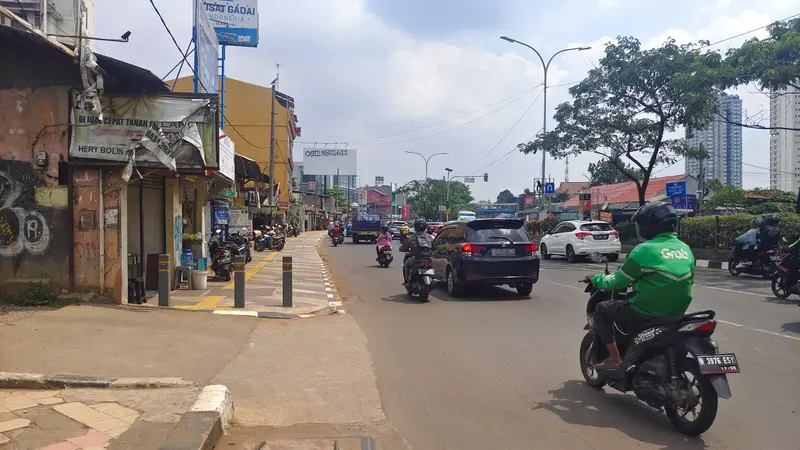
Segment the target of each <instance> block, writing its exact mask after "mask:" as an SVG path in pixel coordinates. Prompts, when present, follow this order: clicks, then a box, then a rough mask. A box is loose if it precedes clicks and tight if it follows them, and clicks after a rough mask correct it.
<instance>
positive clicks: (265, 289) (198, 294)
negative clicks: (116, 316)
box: [145, 231, 341, 318]
mask: <svg viewBox="0 0 800 450" xmlns="http://www.w3.org/2000/svg"><path fill="white" fill-rule="evenodd" d="M323 236H325V232H324V231H312V232H307V233H303V234H302V235H300V236H299V237H297V238H290V239H288V240H287V242H286V247H285V248H284V249H283V250H282V251H281V252H263V253H258V252H254V253H253V260H252V261H251V262H250V263H249V264H248V265H247V266H246V267H245V270H246V272H245V307H244V308H243V309H234V282H233V281H230V282H219V281H209V286H208V289H207V290H204V291H189V290H177V291H173V293H172V295H171V299H170V306H171V307H172V308H177V309H190V310H195V311H206V312H213V313H215V314H229V315H245V316H255V317H275V318H302V317H310V316H314V315H322V314H330V313H333V312H336V310H337V309H338V308H339V307H341V303H340V302H338V301H336V298H335V296H334V292H333V288H332V285H331V283H330V279H329V277H328V271H327V268H326V267H325V264H324V262H323V261H322V259H321V258H320V256H319V254H318V253H317V244H318V243H319V241H320V239H321V238H322V237H323ZM286 256H291V257H292V265H293V268H292V270H293V273H292V275H293V277H292V292H293V306H292V307H291V308H289V307H283V306H282V305H283V272H282V269H283V266H282V262H283V258H284V257H286ZM157 304H158V303H157V301H155V299H154V300H153V301H151V302H150V303H148V304H146V305H145V306H155V305H157Z"/></svg>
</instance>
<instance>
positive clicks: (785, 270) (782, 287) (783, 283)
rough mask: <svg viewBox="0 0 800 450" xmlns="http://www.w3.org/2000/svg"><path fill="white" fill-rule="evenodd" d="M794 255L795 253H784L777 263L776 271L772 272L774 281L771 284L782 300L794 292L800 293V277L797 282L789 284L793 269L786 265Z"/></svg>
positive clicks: (776, 295) (774, 292) (775, 293)
mask: <svg viewBox="0 0 800 450" xmlns="http://www.w3.org/2000/svg"><path fill="white" fill-rule="evenodd" d="M794 257H795V255H793V254H791V253H787V254H786V255H784V256H783V257H782V258H781V260H780V261H779V262H778V263H777V264H776V265H775V272H774V273H773V274H772V283H771V286H770V287H771V288H772V293H773V294H774V295H775V297H777V298H779V299H781V300H783V299H786V298H789V296H790V295H792V294H795V295H800V277H798V278H797V281H795V283H793V284H789V278H790V277H789V275H790V274H791V272H790V271H791V270H793V269H791V268H789V267H787V266H786V265H785V262H786V261H787V260H788V259H790V258H794Z"/></svg>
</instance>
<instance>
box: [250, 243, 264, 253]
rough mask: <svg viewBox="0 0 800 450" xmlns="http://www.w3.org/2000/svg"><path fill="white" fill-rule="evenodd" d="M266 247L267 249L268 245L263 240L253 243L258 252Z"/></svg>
mask: <svg viewBox="0 0 800 450" xmlns="http://www.w3.org/2000/svg"><path fill="white" fill-rule="evenodd" d="M264 249H266V245H265V244H264V243H263V242H262V241H256V243H255V244H253V250H255V251H257V252H263V251H264Z"/></svg>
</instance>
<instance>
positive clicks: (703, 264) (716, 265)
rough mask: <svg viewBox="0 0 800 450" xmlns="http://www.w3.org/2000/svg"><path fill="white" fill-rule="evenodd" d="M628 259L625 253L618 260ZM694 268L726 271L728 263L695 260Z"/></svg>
mask: <svg viewBox="0 0 800 450" xmlns="http://www.w3.org/2000/svg"><path fill="white" fill-rule="evenodd" d="M627 257H628V254H627V253H620V254H619V259H620V261H624V260H625V258H627ZM694 265H695V267H700V268H703V269H721V270H728V262H727V261H708V260H705V259H697V260H695V262H694Z"/></svg>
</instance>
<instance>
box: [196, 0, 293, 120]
mask: <svg viewBox="0 0 800 450" xmlns="http://www.w3.org/2000/svg"><path fill="white" fill-rule="evenodd" d="M203 5H204V6H205V10H206V14H208V17H209V19H211V22H213V23H214V29H215V30H216V31H217V39H218V40H219V44H220V45H236V46H240V47H256V46H258V0H224V1H219V0H218V1H203ZM298 136H299V135H298Z"/></svg>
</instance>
